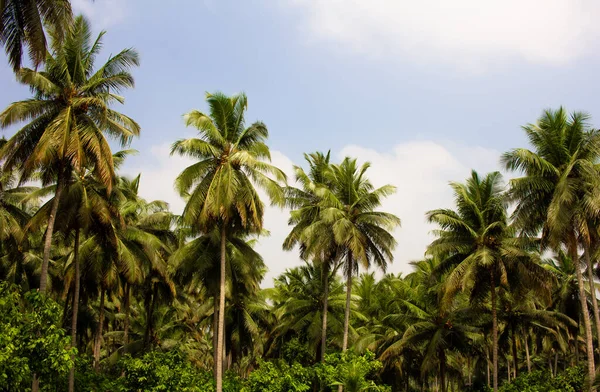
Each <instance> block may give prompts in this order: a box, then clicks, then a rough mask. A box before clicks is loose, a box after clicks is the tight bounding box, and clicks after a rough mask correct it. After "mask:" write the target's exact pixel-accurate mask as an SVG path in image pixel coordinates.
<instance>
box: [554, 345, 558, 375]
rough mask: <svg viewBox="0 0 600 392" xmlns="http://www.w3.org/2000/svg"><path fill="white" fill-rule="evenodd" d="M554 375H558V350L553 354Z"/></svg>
mask: <svg viewBox="0 0 600 392" xmlns="http://www.w3.org/2000/svg"><path fill="white" fill-rule="evenodd" d="M554 374H558V350H556V351H555V352H554Z"/></svg>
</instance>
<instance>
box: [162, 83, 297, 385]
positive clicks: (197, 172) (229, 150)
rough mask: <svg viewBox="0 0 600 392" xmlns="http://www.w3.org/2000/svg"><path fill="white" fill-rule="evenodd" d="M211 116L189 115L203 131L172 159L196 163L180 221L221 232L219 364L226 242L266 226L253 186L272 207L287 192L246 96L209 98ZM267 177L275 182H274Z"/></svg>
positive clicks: (182, 183) (182, 185)
mask: <svg viewBox="0 0 600 392" xmlns="http://www.w3.org/2000/svg"><path fill="white" fill-rule="evenodd" d="M206 101H207V103H208V106H209V108H210V113H209V114H205V113H202V112H200V111H198V110H193V111H191V112H189V113H188V114H186V115H185V122H186V125H188V126H190V125H192V126H194V127H196V128H197V129H198V131H199V137H198V138H192V139H186V140H179V141H177V142H175V143H174V144H173V146H172V150H171V153H172V154H175V153H177V154H180V155H185V156H189V157H192V158H195V159H198V162H196V163H194V164H192V165H191V166H189V167H187V168H186V169H185V170H184V171H183V172H182V173H181V174H180V175H179V176H178V177H177V179H176V181H175V185H176V188H177V189H178V190H179V192H180V193H181V194H182V195H183V196H184V197H185V198H186V199H187V203H186V206H185V208H184V211H183V214H182V219H183V221H184V223H185V224H186V225H189V226H190V227H192V228H193V229H195V230H197V231H198V232H202V233H209V232H212V231H213V230H214V229H215V227H217V228H218V229H219V231H220V258H221V260H220V273H219V275H220V279H219V293H220V294H219V323H218V334H217V347H216V349H217V355H216V358H217V363H221V362H222V356H223V342H224V326H225V271H226V262H227V260H226V253H227V252H226V246H227V238H228V237H230V236H232V235H234V234H235V233H236V232H237V233H239V232H252V233H260V232H261V231H262V225H263V212H264V207H263V203H262V202H261V200H260V197H259V195H258V193H257V191H256V188H255V186H254V185H255V184H256V185H258V186H259V187H260V188H262V189H263V190H265V191H266V193H267V195H268V196H269V198H270V199H271V201H272V202H273V203H277V204H279V205H283V204H284V193H283V190H282V188H281V187H280V185H279V184H278V181H285V175H284V173H283V172H282V171H281V170H279V169H277V168H276V167H275V166H272V165H271V164H269V163H267V162H266V161H268V160H270V153H269V148H268V147H267V145H266V143H265V141H266V139H267V137H268V135H269V132H268V130H267V127H266V126H265V124H263V123H262V122H256V123H254V124H252V125H250V126H249V127H247V126H246V123H245V119H244V115H245V113H246V109H247V107H248V99H247V98H246V95H245V94H238V95H234V96H232V97H228V96H226V95H224V94H222V93H216V94H207V95H206ZM269 175H272V176H274V177H275V179H273V178H270V177H269ZM215 379H216V384H217V386H216V387H217V392H221V391H222V388H223V386H222V383H223V380H222V367H221V366H217V367H216V372H215Z"/></svg>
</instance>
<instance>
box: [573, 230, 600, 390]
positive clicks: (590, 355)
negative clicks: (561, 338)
mask: <svg viewBox="0 0 600 392" xmlns="http://www.w3.org/2000/svg"><path fill="white" fill-rule="evenodd" d="M569 253H570V256H571V260H573V263H574V264H575V271H576V272H577V285H578V286H579V302H580V303H581V313H582V316H583V327H584V329H585V343H586V355H587V362H588V363H587V365H588V379H589V380H594V378H595V375H596V366H595V363H594V341H593V336H592V326H591V323H590V313H589V311H588V306H587V300H586V298H587V296H586V294H585V285H584V283H583V275H582V273H581V268H580V265H579V254H578V252H577V237H576V236H575V234H574V233H573V234H571V240H570V246H569ZM591 384H592V383H590V385H591ZM593 390H595V388H593V387H592V386H590V391H593Z"/></svg>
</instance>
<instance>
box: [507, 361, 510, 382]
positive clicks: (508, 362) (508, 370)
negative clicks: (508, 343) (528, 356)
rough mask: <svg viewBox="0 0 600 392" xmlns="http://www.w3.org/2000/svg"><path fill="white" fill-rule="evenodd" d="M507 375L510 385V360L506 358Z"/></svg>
mask: <svg viewBox="0 0 600 392" xmlns="http://www.w3.org/2000/svg"><path fill="white" fill-rule="evenodd" d="M506 375H507V377H508V383H509V384H510V359H508V355H507V356H506Z"/></svg>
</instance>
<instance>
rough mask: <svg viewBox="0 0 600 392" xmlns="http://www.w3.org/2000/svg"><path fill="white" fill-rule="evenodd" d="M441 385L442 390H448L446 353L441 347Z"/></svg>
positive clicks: (443, 391) (444, 391)
mask: <svg viewBox="0 0 600 392" xmlns="http://www.w3.org/2000/svg"><path fill="white" fill-rule="evenodd" d="M439 355H440V385H441V390H442V392H446V353H445V352H444V349H443V348H442V349H440V353H439Z"/></svg>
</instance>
